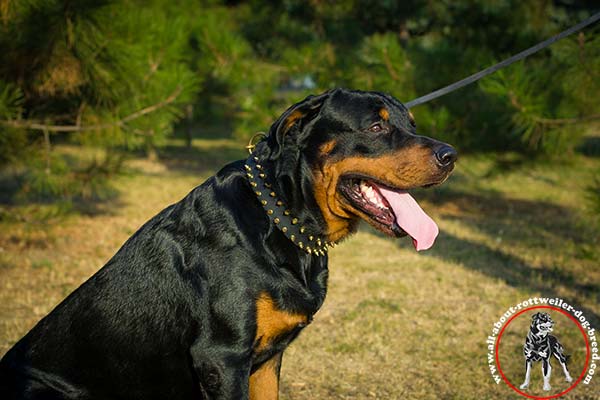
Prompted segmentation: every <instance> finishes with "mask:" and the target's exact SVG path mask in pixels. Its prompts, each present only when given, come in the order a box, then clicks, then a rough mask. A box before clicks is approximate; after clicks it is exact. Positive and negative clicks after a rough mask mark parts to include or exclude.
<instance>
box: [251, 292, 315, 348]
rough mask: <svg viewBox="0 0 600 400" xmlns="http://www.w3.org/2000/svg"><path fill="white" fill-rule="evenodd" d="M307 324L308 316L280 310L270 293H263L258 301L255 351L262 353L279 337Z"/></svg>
mask: <svg viewBox="0 0 600 400" xmlns="http://www.w3.org/2000/svg"><path fill="white" fill-rule="evenodd" d="M307 323H308V317H307V316H306V315H303V314H299V313H290V312H288V311H283V310H280V309H278V307H277V305H276V304H275V301H273V299H272V298H271V296H270V295H269V294H268V293H266V292H263V293H261V294H260V296H259V297H258V300H256V336H255V338H254V340H255V343H257V345H256V349H255V351H256V352H257V353H260V352H261V351H263V350H264V349H266V348H267V347H268V346H269V344H270V343H271V342H272V341H273V340H274V339H275V338H277V337H278V336H281V335H282V334H284V333H287V332H289V331H291V330H292V329H294V328H296V327H297V326H298V325H300V324H304V325H306V324H307Z"/></svg>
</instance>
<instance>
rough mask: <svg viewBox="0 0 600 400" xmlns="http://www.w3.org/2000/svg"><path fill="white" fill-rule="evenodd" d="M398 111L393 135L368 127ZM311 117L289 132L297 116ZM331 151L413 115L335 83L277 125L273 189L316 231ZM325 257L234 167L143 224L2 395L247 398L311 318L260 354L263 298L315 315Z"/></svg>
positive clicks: (405, 126)
mask: <svg viewBox="0 0 600 400" xmlns="http://www.w3.org/2000/svg"><path fill="white" fill-rule="evenodd" d="M382 106H385V107H387V108H388V109H389V110H390V121H389V123H390V126H391V129H392V131H391V132H390V134H389V135H380V136H378V137H377V138H374V136H373V135H372V134H367V133H366V132H365V129H366V128H367V127H368V126H369V125H370V124H372V123H373V121H375V120H377V119H378V118H379V117H378V116H377V110H378V109H379V108H380V107H382ZM298 110H299V111H301V112H302V115H303V117H302V118H301V119H300V120H299V121H297V123H295V124H294V125H293V126H292V127H291V128H290V129H289V130H286V129H284V126H283V124H285V123H286V118H287V117H289V116H290V115H291V113H293V112H294V111H298ZM333 138H335V139H336V140H337V145H336V148H335V149H333V150H332V152H331V154H330V157H337V158H343V157H346V156H348V155H354V154H360V155H362V156H364V157H378V156H380V155H383V154H389V153H390V152H392V151H394V150H396V149H398V148H401V147H402V146H407V145H409V144H414V143H419V144H422V145H424V146H430V147H432V148H434V147H436V146H439V145H440V143H439V142H435V141H434V140H432V139H429V138H425V137H422V136H416V135H415V128H414V124H412V123H411V122H410V118H409V117H408V112H407V110H406V108H405V107H404V106H402V104H401V103H399V102H398V101H397V100H395V99H393V98H391V97H389V96H387V95H384V94H380V93H367V92H358V91H348V90H342V89H338V90H334V91H330V92H327V93H325V94H323V95H320V96H314V97H309V98H308V99H306V100H304V101H303V102H301V103H298V104H297V105H295V106H293V107H291V108H290V109H289V110H288V111H286V112H285V113H284V114H283V115H282V117H281V118H280V119H279V120H278V121H276V122H275V123H274V124H273V126H272V128H271V130H270V133H269V136H268V139H267V140H266V141H263V142H261V143H259V145H258V146H257V148H256V151H255V152H256V154H257V155H259V156H260V157H261V159H265V160H268V162H265V168H266V169H267V171H268V173H269V174H270V175H271V176H276V177H277V181H276V182H274V185H275V190H276V191H277V193H278V194H280V195H281V196H282V197H283V198H284V200H285V201H286V203H287V204H289V205H290V208H291V210H292V211H293V213H294V214H295V215H298V216H299V218H300V219H301V220H303V221H306V225H307V228H309V229H310V230H311V231H313V232H322V233H325V232H324V230H325V229H326V226H325V221H324V219H323V215H322V214H321V212H320V210H319V208H318V206H317V203H316V201H315V198H314V195H313V192H312V188H313V183H314V182H313V176H312V173H311V171H312V170H313V169H314V168H318V165H319V163H321V162H322V160H321V159H320V157H321V156H320V154H319V153H318V151H317V149H318V148H319V145H320V144H322V143H325V142H327V141H328V140H331V139H333ZM327 275H328V270H327V257H326V256H325V257H314V256H311V255H308V254H306V253H305V252H303V251H301V250H299V249H298V248H297V247H296V246H295V245H294V244H293V243H291V242H290V241H289V240H288V239H287V238H286V237H285V236H284V235H283V234H282V233H281V232H280V231H279V230H278V229H276V228H275V227H274V226H272V224H270V223H269V219H268V218H267V216H266V215H265V212H264V210H263V209H262V208H261V206H260V204H259V203H258V202H257V200H256V196H255V195H254V194H253V192H252V189H251V188H250V187H249V184H248V181H247V179H246V177H245V171H244V162H243V161H236V162H233V163H231V164H229V165H227V166H225V167H224V168H223V169H221V170H220V171H219V172H217V173H216V175H215V176H213V177H211V178H209V179H208V180H207V181H206V182H204V183H203V184H202V185H200V186H198V187H196V188H195V189H194V190H192V191H191V192H190V193H189V194H188V195H187V196H186V197H185V198H183V199H182V200H181V201H179V202H178V203H176V204H173V205H171V206H169V207H168V208H166V209H165V210H163V211H162V212H160V213H159V214H158V215H156V216H155V217H153V218H152V219H151V220H150V221H148V222H147V223H146V224H145V225H144V226H142V227H141V228H140V229H139V230H138V231H137V232H136V233H135V234H134V235H133V236H132V237H131V238H130V239H129V240H127V242H126V243H125V244H124V245H123V247H122V248H121V249H120V250H119V251H118V252H117V253H116V254H115V256H114V257H113V258H112V259H111V260H110V261H109V262H108V263H107V264H106V265H105V266H104V267H103V268H102V269H100V270H99V271H98V272H97V273H96V274H95V275H94V276H92V277H91V278H90V279H89V280H88V281H86V282H85V283H84V284H82V285H81V286H80V287H79V288H78V289H77V290H75V291H74V292H73V293H72V294H71V295H69V296H68V297H67V298H66V299H65V300H64V301H63V302H62V303H60V304H59V305H58V306H57V307H56V308H55V309H54V310H53V311H52V312H51V313H50V314H48V316H46V317H45V318H44V319H42V320H41V321H40V322H39V323H38V324H37V325H36V326H35V327H34V328H33V329H32V330H31V331H30V332H29V333H28V334H27V335H26V336H25V337H23V338H22V339H21V340H20V341H19V342H18V343H17V344H16V345H15V346H14V347H13V348H12V349H10V350H9V351H8V353H7V354H6V355H5V356H4V357H3V358H2V361H1V362H0V398H1V399H4V400H9V399H146V400H148V399H201V398H216V399H244V398H247V397H248V380H249V376H250V375H251V374H252V372H253V371H255V370H256V369H257V368H258V367H259V366H260V365H261V364H262V363H264V362H265V361H266V360H269V359H270V358H271V357H277V356H279V357H280V355H281V353H282V352H283V350H284V349H285V347H286V346H287V345H288V344H289V343H290V342H291V341H292V340H293V339H294V338H295V337H296V336H297V334H298V333H299V331H300V330H301V329H302V327H303V326H302V325H299V326H298V327H297V328H295V329H292V330H291V331H290V332H288V333H287V334H285V335H282V336H281V337H279V338H278V339H277V340H276V341H274V342H273V343H271V344H270V346H268V348H266V349H265V350H264V351H261V352H260V353H257V352H255V351H254V349H255V348H256V342H255V332H256V309H255V302H256V299H257V297H258V296H259V294H260V293H263V292H267V293H268V294H269V295H270V296H271V297H272V298H273V299H274V301H275V303H276V304H277V306H278V307H279V308H280V309H282V310H285V311H287V312H290V313H301V314H304V315H308V316H309V317H312V315H314V313H315V312H317V310H318V309H319V308H320V307H321V305H322V304H323V301H324V298H325V293H326V289H327Z"/></svg>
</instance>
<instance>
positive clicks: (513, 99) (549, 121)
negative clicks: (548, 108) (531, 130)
mask: <svg viewBox="0 0 600 400" xmlns="http://www.w3.org/2000/svg"><path fill="white" fill-rule="evenodd" d="M508 97H509V99H510V104H512V106H513V107H515V108H516V109H517V111H519V112H522V113H526V112H529V111H528V110H527V109H526V108H525V106H523V105H522V104H521V103H520V102H519V100H518V99H517V96H516V94H515V93H514V92H513V91H510V92H509V93H508ZM529 118H530V119H531V120H532V121H533V122H535V123H538V124H540V125H573V124H579V123H582V122H587V121H594V120H596V119H600V114H592V115H586V116H584V117H573V118H544V117H538V116H537V115H530V116H529Z"/></svg>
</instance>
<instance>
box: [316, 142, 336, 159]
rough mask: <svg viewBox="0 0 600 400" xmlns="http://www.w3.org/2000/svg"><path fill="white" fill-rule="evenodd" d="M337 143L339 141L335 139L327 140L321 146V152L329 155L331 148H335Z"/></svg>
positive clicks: (323, 154)
mask: <svg viewBox="0 0 600 400" xmlns="http://www.w3.org/2000/svg"><path fill="white" fill-rule="evenodd" d="M336 144H337V142H336V141H335V140H331V141H329V142H325V143H323V144H322V145H321V146H320V147H319V152H320V153H321V155H322V156H327V155H328V154H329V153H331V150H333V148H334V147H335V145H336Z"/></svg>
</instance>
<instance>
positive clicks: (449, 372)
mask: <svg viewBox="0 0 600 400" xmlns="http://www.w3.org/2000/svg"><path fill="white" fill-rule="evenodd" d="M242 147H243V144H241V143H235V142H231V141H227V140H218V141H195V142H194V147H193V148H192V149H185V150H182V149H181V148H179V147H177V146H171V147H167V149H165V151H164V153H163V154H162V158H161V159H160V161H154V162H151V161H147V160H145V159H142V158H139V159H133V160H130V161H128V163H127V169H128V172H129V173H128V174H125V175H123V176H121V177H119V178H118V179H117V181H116V182H115V185H114V186H115V189H116V193H118V197H115V198H113V199H112V200H110V201H107V202H105V203H103V204H101V205H100V206H98V207H95V208H94V212H89V213H65V212H60V210H58V211H57V210H55V209H53V208H52V207H53V206H52V205H48V204H28V205H14V204H12V205H9V204H5V205H0V354H4V352H5V351H6V350H8V348H9V347H10V346H11V345H12V344H14V343H15V342H16V341H17V340H18V339H19V338H20V337H21V336H22V335H23V334H24V333H26V332H27V330H28V329H30V328H31V327H32V326H33V325H34V324H35V323H36V322H37V321H38V320H39V319H40V318H41V317H43V316H44V315H45V314H47V313H48V312H49V311H50V310H51V309H52V308H53V307H54V306H55V305H56V304H57V303H58V302H60V301H61V300H62V299H63V298H64V297H65V296H66V295H67V294H68V293H69V292H70V291H72V290H73V289H74V288H76V287H77V286H78V285H79V284H81V283H82V282H83V281H84V280H85V279H86V278H88V277H89V276H90V275H92V274H93V273H94V272H95V271H96V270H97V269H98V268H99V267H101V266H102V265H103V264H104V263H105V262H106V261H107V260H108V259H109V258H110V257H111V256H112V255H113V254H114V252H115V251H116V250H117V249H118V248H119V246H120V245H121V244H122V243H123V242H124V241H125V240H126V239H127V238H128V237H129V236H130V235H131V234H132V233H133V232H134V231H135V230H136V229H137V228H138V227H139V226H141V224H142V223H144V222H145V221H146V220H147V219H148V218H150V217H151V216H153V215H154V214H156V213H157V212H158V211H160V210H161V209H163V208H164V207H166V206H167V205H168V204H171V203H173V202H176V201H178V200H179V199H181V198H182V197H183V196H185V194H186V193H188V192H189V191H190V190H191V189H192V188H193V187H194V186H195V185H197V184H199V183H201V182H202V181H203V180H204V179H205V178H206V177H208V176H209V175H210V174H212V173H213V172H214V171H215V170H216V169H217V168H218V167H219V166H221V165H223V164H224V163H225V162H227V161H228V160H233V159H237V158H241V157H244V152H243V151H242ZM514 158H515V156H513V155H508V156H506V155H505V156H499V155H486V156H467V157H463V158H461V160H460V161H459V164H458V166H457V169H456V172H455V174H454V175H453V177H452V178H451V179H450V180H449V181H448V182H447V183H446V184H445V185H444V186H441V187H439V188H435V189H429V190H426V191H425V190H424V191H419V192H417V193H415V197H416V198H417V199H419V201H420V203H421V205H422V206H423V208H424V209H425V210H426V211H427V212H428V213H430V215H431V216H432V217H433V218H434V219H435V220H436V221H437V222H438V224H439V226H440V230H441V234H440V237H439V238H438V240H437V243H436V244H435V246H434V248H433V249H432V250H430V251H427V252H424V253H416V252H415V251H414V250H413V248H412V246H411V245H410V243H409V241H408V240H406V239H401V240H392V239H389V238H385V237H382V236H381V235H380V234H379V233H377V232H375V231H373V230H371V229H369V228H366V227H363V228H362V229H361V231H360V232H359V233H358V234H357V235H355V236H353V237H351V238H350V239H348V240H347V242H346V243H344V244H342V245H340V246H339V247H336V248H335V249H333V250H332V251H331V253H330V273H331V275H330V282H329V293H328V297H327V300H326V301H325V304H324V306H323V308H322V309H321V310H320V311H319V312H318V313H317V315H316V316H315V320H314V322H313V323H312V324H311V325H310V326H309V327H308V328H307V329H306V330H305V331H304V332H303V333H302V335H300V337H299V338H298V340H297V341H295V342H294V343H293V344H292V346H291V347H290V349H289V350H288V351H287V352H286V354H285V356H284V363H283V369H282V387H281V393H282V398H283V399H323V398H332V399H350V398H352V399H369V398H380V399H405V398H409V399H440V398H442V399H509V398H516V397H517V395H516V394H515V393H514V392H513V391H512V390H511V389H509V388H508V386H506V385H505V384H504V383H501V384H500V385H496V384H495V383H494V382H493V381H492V379H491V377H490V374H489V370H488V366H487V358H486V357H487V348H486V343H485V340H486V338H487V336H488V334H489V332H490V330H491V328H492V324H493V323H494V322H495V321H496V320H497V319H498V318H499V317H500V316H501V315H502V314H503V313H504V311H505V310H506V309H507V308H508V307H510V306H511V305H514V304H516V303H519V302H521V301H523V300H526V299H528V298H530V297H532V296H538V295H543V296H559V297H562V298H563V299H565V300H567V301H569V302H570V303H572V304H574V305H576V306H578V307H580V308H582V309H583V310H584V312H585V315H586V316H587V317H588V319H589V320H591V321H592V323H593V324H594V326H595V327H596V328H597V329H600V267H599V264H598V260H600V250H599V249H600V246H599V244H600V243H599V241H600V239H599V238H600V229H599V227H598V225H599V223H598V220H597V217H598V216H597V214H594V213H592V212H591V211H590V210H588V208H587V206H586V204H587V203H586V202H585V200H584V199H585V198H586V193H587V191H588V190H589V189H588V188H589V186H590V185H593V184H594V180H595V179H596V178H595V176H596V175H597V171H598V170H599V169H600V158H598V157H597V156H595V155H593V154H592V155H591V156H590V155H588V156H584V155H574V156H572V157H570V158H569V159H568V160H565V161H563V162H560V163H556V164H546V165H543V164H542V165H541V164H532V163H529V162H527V161H526V160H523V159H519V162H514V161H515V160H514ZM499 171H500V172H499ZM527 321H528V320H527V319H521V320H520V321H517V320H515V323H514V324H513V325H511V329H510V330H508V329H507V332H506V334H505V335H506V336H504V337H503V345H502V346H503V347H502V351H501V353H502V354H504V355H506V354H512V353H515V355H514V357H511V356H510V355H506V356H505V358H504V359H501V362H502V366H503V369H504V368H506V371H507V375H508V376H509V377H510V379H511V381H512V380H513V379H514V380H517V381H520V379H522V374H523V371H522V365H523V359H522V358H521V357H522V356H521V346H522V341H523V340H524V337H525V334H526V329H527V323H528V322H527ZM567 326H568V322H566V321H562V320H557V327H556V333H557V336H559V338H560V339H561V342H563V345H565V348H567V352H569V353H571V354H572V355H573V357H574V358H573V360H574V362H575V363H576V364H574V366H576V365H580V364H581V362H580V361H581V351H582V349H581V347H580V346H579V345H578V343H579V342H578V340H579V339H577V331H574V330H572V329H570V328H567ZM579 335H580V334H579ZM504 346H505V347H506V349H507V350H506V353H505V350H504ZM577 346H579V347H577ZM538 369H539V365H536V366H535V370H534V374H533V377H532V391H531V393H534V394H536V395H542V392H541V391H539V386H541V374H540V373H539V371H537V370H538ZM572 374H573V376H574V377H575V376H576V374H575V373H572ZM560 376H561V371H560V369H559V366H558V364H557V363H554V373H553V381H552V382H553V385H554V386H555V388H557V389H558V388H559V387H562V386H560V383H559V382H560ZM515 383H517V384H518V383H520V382H515ZM536 385H537V387H534V386H536ZM599 392H600V378H598V377H596V378H594V380H592V384H591V385H589V386H585V385H579V386H578V387H577V388H576V389H575V390H574V391H573V392H571V393H570V394H569V396H568V398H571V399H597V398H598V393H599Z"/></svg>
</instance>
